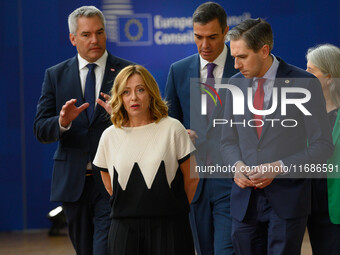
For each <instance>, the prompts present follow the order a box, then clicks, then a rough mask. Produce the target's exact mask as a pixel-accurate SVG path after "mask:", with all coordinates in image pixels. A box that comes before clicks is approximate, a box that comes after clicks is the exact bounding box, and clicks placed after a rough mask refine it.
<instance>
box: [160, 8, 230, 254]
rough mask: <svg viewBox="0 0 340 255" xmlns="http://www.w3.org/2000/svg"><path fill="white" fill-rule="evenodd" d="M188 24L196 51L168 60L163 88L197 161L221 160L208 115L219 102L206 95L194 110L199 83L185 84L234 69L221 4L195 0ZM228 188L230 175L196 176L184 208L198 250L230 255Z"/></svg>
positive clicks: (216, 134)
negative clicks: (202, 109)
mask: <svg viewBox="0 0 340 255" xmlns="http://www.w3.org/2000/svg"><path fill="white" fill-rule="evenodd" d="M193 29H194V36H195V38H194V39H195V43H196V46H197V50H198V54H194V55H192V56H189V57H187V58H184V59H182V60H180V61H178V62H176V63H174V64H172V65H171V67H170V70H169V75H168V80H167V84H166V89H165V95H166V100H167V101H168V103H169V115H170V116H171V117H174V118H176V119H178V120H179V121H181V122H182V124H183V125H184V126H185V127H186V128H187V130H188V133H189V135H190V137H191V139H192V140H193V141H194V142H195V147H196V149H197V154H196V159H197V164H198V165H200V166H204V165H216V164H220V165H221V164H222V159H221V155H220V153H219V150H216V145H219V139H220V131H221V129H220V127H218V128H213V127H212V121H211V119H212V118H214V117H216V116H219V114H221V110H222V109H223V108H222V107H221V106H220V105H217V107H214V105H213V100H212V99H211V98H208V102H207V104H208V106H207V108H208V109H207V115H201V112H200V111H196V110H197V109H198V110H199V109H200V107H199V106H198V105H195V106H196V107H195V106H192V105H191V104H192V103H190V101H191V102H198V103H199V104H200V102H201V101H200V100H201V92H200V88H199V86H197V88H196V87H194V88H191V84H190V79H191V78H196V79H200V78H201V79H202V80H203V82H206V83H208V85H209V86H214V82H211V83H210V81H211V79H216V80H218V79H219V80H221V78H227V77H228V78H229V77H231V76H232V75H233V74H235V73H236V70H235V69H234V68H233V60H232V58H231V56H230V49H229V47H228V46H227V45H226V44H225V36H226V34H227V32H228V30H229V27H228V26H227V15H226V13H225V11H224V9H223V7H221V6H220V5H219V4H217V3H213V2H207V3H203V4H201V5H200V6H199V7H198V8H197V9H196V10H195V12H194V14H193ZM208 80H209V81H208ZM192 92H193V93H192ZM196 92H197V93H196ZM209 100H210V101H209ZM211 105H212V106H211ZM196 124H197V125H196ZM216 151H218V152H217V153H215V152H216ZM230 190H231V179H230V178H206V176H204V175H200V181H199V184H198V187H197V190H196V194H195V197H194V199H193V201H192V203H191V211H190V223H191V228H192V232H193V237H194V243H195V249H196V252H197V254H198V255H213V254H216V255H231V254H234V249H233V247H232V243H231V217H230Z"/></svg>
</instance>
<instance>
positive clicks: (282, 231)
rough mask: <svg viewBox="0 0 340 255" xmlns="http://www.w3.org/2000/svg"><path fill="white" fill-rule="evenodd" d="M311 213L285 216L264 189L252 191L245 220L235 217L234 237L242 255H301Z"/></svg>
mask: <svg viewBox="0 0 340 255" xmlns="http://www.w3.org/2000/svg"><path fill="white" fill-rule="evenodd" d="M306 224H307V216H306V217H299V218H294V219H282V218H280V217H279V216H278V215H277V214H276V213H275V212H274V210H273V209H272V208H271V206H270V204H269V202H268V199H267V198H266V195H265V193H264V191H263V190H256V191H254V192H253V193H252V197H251V199H250V203H249V206H248V210H247V214H246V217H245V219H244V220H243V221H242V222H240V221H238V220H236V219H234V218H233V220H232V240H233V244H234V248H235V251H236V254H238V255H267V254H272V255H300V253H301V245H302V240H303V236H304V233H305V229H306Z"/></svg>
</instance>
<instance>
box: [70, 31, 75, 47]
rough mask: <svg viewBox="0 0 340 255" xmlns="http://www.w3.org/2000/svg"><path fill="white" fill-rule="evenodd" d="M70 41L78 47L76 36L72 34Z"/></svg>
mask: <svg viewBox="0 0 340 255" xmlns="http://www.w3.org/2000/svg"><path fill="white" fill-rule="evenodd" d="M70 41H71V43H72V45H73V46H76V36H75V35H74V34H72V33H70Z"/></svg>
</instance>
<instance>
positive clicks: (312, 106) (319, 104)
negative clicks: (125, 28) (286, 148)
mask: <svg viewBox="0 0 340 255" xmlns="http://www.w3.org/2000/svg"><path fill="white" fill-rule="evenodd" d="M307 89H308V90H309V91H310V92H311V99H310V100H309V102H307V103H306V108H307V109H308V110H309V112H310V113H311V114H312V115H310V116H308V115H305V116H304V127H305V133H306V135H307V139H308V146H307V147H306V148H305V149H304V150H302V151H299V152H297V153H295V154H292V155H290V156H288V157H286V158H283V159H282V161H283V163H284V164H285V165H286V166H291V165H302V164H313V163H316V164H317V163H322V162H325V161H326V160H327V159H328V158H330V157H331V156H332V153H333V149H334V146H333V143H332V134H331V127H330V123H329V120H328V117H327V112H326V105H325V99H324V96H323V92H322V89H321V85H320V83H319V81H318V79H316V78H312V79H309V86H308V88H307ZM278 146H279V145H278Z"/></svg>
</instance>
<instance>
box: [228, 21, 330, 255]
mask: <svg viewBox="0 0 340 255" xmlns="http://www.w3.org/2000/svg"><path fill="white" fill-rule="evenodd" d="M228 38H229V39H230V48H231V55H232V56H233V58H234V60H235V68H236V69H239V71H240V73H238V74H236V75H235V76H233V77H232V78H231V79H230V80H229V84H231V85H234V86H235V90H240V91H242V93H241V94H243V96H244V98H245V100H244V102H242V104H244V105H236V104H235V105H234V103H235V101H237V100H238V99H237V98H236V97H235V96H234V95H233V93H232V92H231V90H227V92H226V107H225V111H224V119H225V120H228V121H229V122H228V123H229V124H228V125H224V127H222V139H221V152H222V156H223V159H224V161H225V162H224V163H225V164H228V165H230V166H234V167H235V175H234V183H233V185H232V192H231V216H232V240H233V244H234V248H235V251H236V254H244V255H251V254H254V255H255V254H256V255H258V254H287V255H298V254H300V252H301V244H302V240H303V235H304V232H305V229H306V223H307V216H308V214H309V213H310V209H311V208H310V207H311V182H310V179H306V178H295V177H299V176H298V175H295V174H294V173H293V170H294V169H298V170H300V169H302V171H305V170H306V171H307V170H308V169H309V168H310V167H313V165H315V164H319V163H324V162H325V161H326V159H327V158H329V157H330V156H331V155H332V151H333V145H332V140H331V132H330V126H329V124H328V123H329V122H327V113H326V106H325V100H324V98H323V94H322V90H321V85H320V83H319V82H318V80H317V79H316V78H315V77H314V76H312V75H310V74H309V73H307V72H306V71H304V70H302V69H300V68H297V67H295V66H292V65H289V64H287V63H285V62H284V61H283V60H282V59H280V58H279V57H276V56H274V55H273V54H271V50H272V48H273V34H272V30H271V26H270V25H269V24H268V23H267V22H266V21H264V20H263V19H260V18H258V19H248V20H245V21H243V22H241V23H240V24H239V25H237V26H236V27H234V28H233V29H231V30H230V31H229V33H228ZM287 91H290V92H291V93H289V95H288V94H287V93H286V92H287ZM302 92H304V93H306V94H307V95H308V94H309V93H310V95H311V97H310V98H309V99H308V100H304V99H305V98H308V96H305V94H304V93H302ZM285 93H286V94H285ZM248 94H249V96H250V97H248ZM285 95H286V96H287V100H286V99H282V98H283V97H284V96H285ZM233 96H234V97H233ZM247 98H250V99H252V101H253V105H250V106H249V102H248V104H247V101H248V100H247ZM276 99H278V100H276ZM288 99H289V100H288ZM274 101H275V102H276V103H274ZM288 101H289V102H288ZM302 101H303V103H301V102H302ZM292 102H300V103H301V104H299V103H296V105H294V104H293V103H292ZM275 106H276V108H275ZM242 107H243V109H244V113H243V114H241V113H237V114H236V113H235V111H236V110H237V109H236V108H238V109H239V108H242ZM283 109H285V110H286V112H285V113H284V112H283V111H282V110H283ZM264 111H267V113H266V115H264V114H263V113H264ZM287 120H288V121H287ZM232 123H234V124H232ZM242 123H243V124H242ZM307 144H308V145H307ZM289 169H291V170H292V171H291V172H288V170H289ZM286 170H287V171H286Z"/></svg>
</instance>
